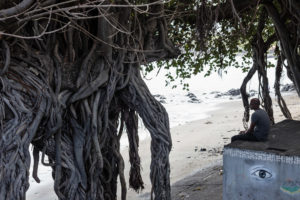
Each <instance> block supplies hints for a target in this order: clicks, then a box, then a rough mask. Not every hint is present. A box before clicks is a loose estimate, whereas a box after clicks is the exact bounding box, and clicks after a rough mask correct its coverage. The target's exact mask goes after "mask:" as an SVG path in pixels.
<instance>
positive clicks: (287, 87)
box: [281, 84, 296, 92]
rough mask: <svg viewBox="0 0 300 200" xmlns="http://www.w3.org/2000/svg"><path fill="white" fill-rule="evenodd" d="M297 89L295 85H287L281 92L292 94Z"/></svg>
mask: <svg viewBox="0 0 300 200" xmlns="http://www.w3.org/2000/svg"><path fill="white" fill-rule="evenodd" d="M295 89H296V88H295V86H294V85H293V84H285V85H283V86H282V88H281V92H291V91H294V90H295Z"/></svg>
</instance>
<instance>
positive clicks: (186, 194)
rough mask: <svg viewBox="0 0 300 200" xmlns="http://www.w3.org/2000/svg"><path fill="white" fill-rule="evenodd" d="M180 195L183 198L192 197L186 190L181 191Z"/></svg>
mask: <svg viewBox="0 0 300 200" xmlns="http://www.w3.org/2000/svg"><path fill="white" fill-rule="evenodd" d="M178 196H180V198H181V199H185V198H189V197H190V195H189V194H188V193H186V192H180V193H179V194H178Z"/></svg>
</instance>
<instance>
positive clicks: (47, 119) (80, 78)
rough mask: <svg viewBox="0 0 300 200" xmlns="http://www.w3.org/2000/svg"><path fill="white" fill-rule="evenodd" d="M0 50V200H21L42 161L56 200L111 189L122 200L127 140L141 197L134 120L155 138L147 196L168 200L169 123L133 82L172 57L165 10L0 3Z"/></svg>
mask: <svg viewBox="0 0 300 200" xmlns="http://www.w3.org/2000/svg"><path fill="white" fill-rule="evenodd" d="M0 42H1V50H0V51H1V52H0V53H1V60H0V62H1V67H0V94H1V95H0V199H1V200H21V199H25V192H26V190H27V189H28V187H29V183H28V176H29V167H30V164H33V166H34V167H33V168H34V169H33V172H32V175H33V177H34V179H35V180H36V181H37V182H39V178H38V173H37V172H38V163H39V161H40V162H42V163H43V164H44V165H47V166H51V167H52V169H53V172H52V177H53V179H54V190H55V192H56V194H57V196H58V198H59V199H60V200H64V199H65V200H85V199H89V200H92V199H94V200H96V199H97V200H104V199H105V200H113V199H116V194H117V193H116V191H117V183H118V180H117V179H119V182H120V184H121V188H122V191H121V198H122V199H126V190H127V189H126V187H127V186H126V181H125V178H124V172H123V170H124V161H123V158H122V156H121V154H120V138H121V136H122V133H123V132H125V130H126V132H127V134H128V139H129V144H130V149H129V154H130V163H131V169H130V178H129V185H130V187H132V188H133V189H134V190H136V191H139V190H140V189H142V188H143V181H142V179H141V175H140V170H141V169H140V158H139V154H138V143H139V138H138V132H137V131H138V126H137V123H138V121H137V120H138V115H139V116H140V118H141V119H142V120H143V123H144V125H145V127H146V128H147V129H148V130H149V132H150V134H151V137H152V142H151V152H152V154H151V155H152V156H151V157H152V162H151V174H150V177H151V182H152V186H153V187H152V193H153V195H152V196H153V197H154V199H157V200H158V199H170V180H169V174H170V166H169V152H170V149H171V146H172V142H171V137H170V131H169V120H168V115H167V113H166V110H165V109H164V107H163V106H162V105H161V104H160V103H159V102H158V101H157V100H155V98H154V97H153V96H152V95H151V94H150V92H149V90H148V88H147V86H146V85H145V83H144V81H143V80H142V77H141V75H140V68H141V64H146V63H149V62H153V61H156V60H160V59H167V58H172V57H174V56H176V55H177V54H178V50H177V49H176V48H175V47H174V46H173V44H172V43H171V41H170V39H169V38H168V35H167V19H166V17H165V13H164V2H163V1H161V0H149V1H123V0H116V1H107V0H64V1H56V0H22V1H20V0H14V1H1V2H0ZM30 144H32V145H33V148H34V149H33V161H31V159H30V153H29V146H30ZM39 153H41V154H39ZM39 155H42V156H41V157H40V156H39ZM45 157H48V158H49V159H45ZM149 167H150V166H149ZM49 178H50V177H49ZM49 187H52V186H49Z"/></svg>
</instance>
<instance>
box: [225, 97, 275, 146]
mask: <svg viewBox="0 0 300 200" xmlns="http://www.w3.org/2000/svg"><path fill="white" fill-rule="evenodd" d="M259 105H260V101H259V99H258V98H253V99H251V101H250V109H251V110H254V113H253V114H252V115H251V124H250V127H249V128H248V130H247V131H241V132H240V133H239V135H234V136H233V137H232V138H231V142H233V141H235V140H247V141H266V140H267V139H268V134H269V131H270V124H271V122H270V118H269V116H268V114H267V113H266V111H264V110H262V109H260V108H259Z"/></svg>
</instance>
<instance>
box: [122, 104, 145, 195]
mask: <svg viewBox="0 0 300 200" xmlns="http://www.w3.org/2000/svg"><path fill="white" fill-rule="evenodd" d="M124 119H125V124H126V130H127V134H128V140H129V158H130V164H131V167H130V172H129V175H130V177H129V185H130V187H132V188H133V189H134V190H135V191H137V192H138V191H139V190H142V189H144V182H143V180H142V176H141V160H140V157H139V153H138V148H139V136H138V116H137V115H136V113H135V111H134V110H128V109H126V110H125V111H124Z"/></svg>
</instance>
